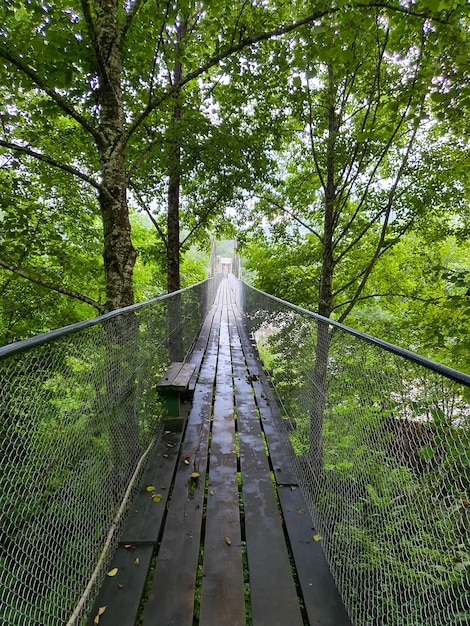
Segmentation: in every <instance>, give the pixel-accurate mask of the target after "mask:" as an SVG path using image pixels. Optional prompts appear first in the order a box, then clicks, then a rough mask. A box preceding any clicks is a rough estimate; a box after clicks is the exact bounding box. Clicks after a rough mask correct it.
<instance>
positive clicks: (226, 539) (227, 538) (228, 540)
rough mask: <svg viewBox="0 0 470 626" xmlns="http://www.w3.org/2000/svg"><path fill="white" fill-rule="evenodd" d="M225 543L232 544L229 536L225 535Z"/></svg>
mask: <svg viewBox="0 0 470 626" xmlns="http://www.w3.org/2000/svg"><path fill="white" fill-rule="evenodd" d="M225 543H226V544H227V545H228V546H231V545H232V540H231V539H230V538H229V537H225Z"/></svg>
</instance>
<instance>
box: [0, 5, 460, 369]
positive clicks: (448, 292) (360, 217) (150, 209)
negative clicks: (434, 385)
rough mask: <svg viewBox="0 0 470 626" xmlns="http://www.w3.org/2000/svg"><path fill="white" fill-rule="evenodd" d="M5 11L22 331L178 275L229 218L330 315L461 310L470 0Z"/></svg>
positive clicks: (268, 263)
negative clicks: (189, 255) (428, 269)
mask: <svg viewBox="0 0 470 626" xmlns="http://www.w3.org/2000/svg"><path fill="white" fill-rule="evenodd" d="M0 19H1V26H0V122H1V126H0V165H1V169H0V182H1V185H2V191H3V193H2V197H1V200H0V202H1V204H0V222H1V238H0V290H1V292H2V309H1V318H2V321H1V333H2V339H3V341H4V342H7V341H11V340H13V339H17V338H21V337H22V336H27V335H28V334H30V333H31V332H38V331H41V330H45V329H47V328H48V327H53V326H59V325H61V324H64V323H68V322H70V321H74V320H76V319H80V318H83V317H88V316H90V314H93V313H101V312H104V311H107V310H110V309H115V308H119V307H121V306H125V305H128V304H131V303H132V302H134V299H135V296H137V298H141V297H147V296H149V295H152V294H153V293H157V292H160V291H161V290H163V289H165V285H166V289H168V290H170V291H172V290H175V289H178V288H179V287H180V286H181V284H182V282H183V283H184V284H187V279H186V278H185V277H184V272H185V271H187V272H188V277H189V276H192V277H200V276H201V274H202V272H201V263H200V262H199V263H196V264H195V265H194V264H193V265H192V264H191V263H190V262H189V261H188V262H187V263H186V266H185V265H184V258H185V255H186V252H187V250H188V249H189V248H190V247H191V246H194V244H197V245H199V246H201V247H202V248H204V247H206V249H208V247H209V242H210V237H211V235H212V234H214V233H217V234H219V235H221V234H223V233H226V232H228V233H230V234H236V235H237V237H238V239H239V240H240V242H241V245H242V246H243V245H244V244H246V246H245V248H244V249H245V254H246V256H247V259H248V266H249V267H252V268H254V269H255V270H256V273H255V275H254V276H255V280H256V281H257V285H258V286H260V287H262V288H265V289H267V290H268V291H271V292H273V293H276V294H277V295H280V296H282V297H285V298H287V299H289V300H292V301H294V302H297V303H299V304H302V305H304V306H306V307H307V308H310V309H315V310H317V311H319V312H320V313H321V314H323V315H326V316H330V315H332V316H334V317H336V318H337V319H340V320H346V319H347V318H348V316H352V317H350V319H352V320H353V321H354V323H358V324H359V323H360V320H361V319H363V320H365V319H369V318H370V317H371V316H372V315H373V311H374V310H376V311H378V310H379V309H381V310H382V309H384V310H385V309H387V312H386V313H384V315H390V316H391V317H392V318H394V319H395V318H396V319H399V318H400V313H399V309H400V307H401V310H402V311H405V309H407V307H409V306H412V305H414V306H416V307H418V306H419V303H420V302H421V303H423V302H424V301H426V303H428V302H431V304H430V305H429V306H432V307H434V309H433V310H434V311H435V313H433V314H430V316H429V319H431V318H434V320H436V319H437V317H438V315H439V314H438V311H440V310H441V309H440V308H439V307H444V308H445V310H446V311H448V312H449V315H450V317H449V322H448V323H449V324H452V325H454V327H456V328H460V327H462V328H463V327H464V326H465V323H464V322H463V321H462V320H465V319H468V300H467V295H466V291H465V286H466V285H468V272H469V271H470V268H469V267H468V262H467V261H466V256H465V255H466V252H467V249H466V238H467V236H468V228H469V226H468V223H469V220H468V167H467V163H468V136H469V132H468V122H466V115H465V113H466V112H468V110H469V107H470V100H469V76H468V62H467V61H468V50H469V46H468V33H469V29H468V5H467V4H466V2H465V1H464V0H420V1H419V2H410V3H407V2H395V1H392V0H385V1H365V2H352V3H351V2H344V1H343V0H338V1H337V2H336V3H315V4H310V3H307V4H305V3H304V2H290V3H287V4H286V3H284V2H277V1H271V0H270V1H268V2H264V1H263V2H261V1H257V0H253V1H252V2H246V1H243V2H241V1H240V2H231V3H228V2H225V1H222V2H218V3H206V2H203V1H202V0H199V1H196V0H178V1H176V2H167V1H164V2H159V1H158V2H153V1H152V2H150V1H149V0H133V1H126V2H124V1H122V2H121V1H119V0H53V1H50V2H43V1H41V0H30V1H28V2H26V1H24V0H12V1H11V2H9V3H8V4H7V3H4V5H2V8H1V9H0ZM418 242H419V243H418ZM419 245H422V246H423V248H425V249H426V251H427V252H426V253H429V255H430V256H431V257H432V258H433V259H434V261H435V263H436V265H435V266H434V265H433V267H435V270H433V271H434V274H431V273H428V274H427V275H426V277H423V276H422V275H420V272H422V271H423V267H422V264H420V263H418V262H416V263H415V262H414V261H413V259H416V261H417V260H418V257H419V255H418V253H417V252H416V253H413V254H412V253H410V250H415V249H416V247H417V246H419ZM193 250H194V248H193ZM451 250H452V253H450V251H451ZM445 251H449V253H448V254H447V252H445ZM405 257H406V258H407V260H406V264H407V266H409V267H410V268H412V271H411V270H410V272H409V273H408V277H409V276H411V275H413V273H415V274H416V280H415V281H414V284H413V286H411V285H410V286H409V288H407V289H405V288H404V286H403V283H401V287H400V289H398V288H397V287H396V285H397V284H400V278H399V272H400V271H401V269H400V268H401V267H402V263H404V262H405V261H403V259H404V258H405ZM400 259H401V260H400ZM182 260H183V265H181V262H182ZM434 261H433V263H434ZM136 263H137V265H136ZM196 268H197V269H196ZM387 268H388V269H387ZM392 269H393V272H397V273H398V274H393V275H392ZM194 272H196V273H194ZM182 273H183V277H181V274H182ZM431 275H432V276H434V277H435V278H436V279H435V280H434V282H433V283H432V284H431V282H432V281H431ZM425 278H426V279H427V280H425ZM433 285H434V286H433ZM402 292H403V293H402ZM393 294H395V295H393ZM397 294H398V295H397ZM404 302H405V303H406V306H405V305H403V303H404ZM43 303H44V304H45V305H46V306H43ZM397 303H401V304H397ZM385 305H386V306H385ZM423 306H424V305H423ZM426 306H427V305H426ZM35 309H37V311H36V312H34V310H35ZM24 310H28V311H30V313H32V312H34V314H28V315H27V316H26V317H25V315H24V313H22V311H24ZM417 310H418V309H417ZM442 310H443V309H442ZM379 317H380V316H379ZM425 317H426V319H427V317H428V316H425ZM33 319H34V320H35V321H33ZM446 319H447V318H446ZM450 319H452V320H453V321H452V322H451V321H450ZM20 320H21V323H20ZM28 320H29V321H28ZM457 320H458V321H457ZM446 323H447V322H446ZM429 324H430V325H429V329H428V330H427V331H426V333H427V337H428V338H429V336H430V334H429V333H431V334H432V332H433V331H432V330H431V327H432V326H433V324H434V327H435V326H436V321H434V322H433V323H431V322H429ZM377 332H378V333H379V334H381V331H380V329H378V330H377ZM390 332H391V333H392V334H394V333H395V335H396V337H397V340H404V341H405V342H408V340H407V339H406V337H400V336H399V333H396V331H394V330H390ZM456 332H457V331H456ZM462 332H463V331H462ZM426 333H425V334H426ZM458 333H460V331H458ZM458 333H457V334H458ZM444 334H445V333H444ZM451 334H452V333H451V331H449V333H447V334H446V336H450V335H451ZM459 336H460V335H459ZM420 341H421V340H420ZM408 343H410V342H408ZM425 343H426V340H425V339H424V337H423V339H422V345H424V344H425ZM454 356H455V355H454ZM446 358H447V357H446ZM449 358H450V357H449ZM452 358H453V357H452ZM456 358H457V357H456Z"/></svg>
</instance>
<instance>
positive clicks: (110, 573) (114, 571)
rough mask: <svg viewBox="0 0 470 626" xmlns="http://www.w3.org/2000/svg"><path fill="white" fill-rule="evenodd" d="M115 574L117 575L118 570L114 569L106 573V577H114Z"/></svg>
mask: <svg viewBox="0 0 470 626" xmlns="http://www.w3.org/2000/svg"><path fill="white" fill-rule="evenodd" d="M117 573H118V568H117V567H115V568H114V569H112V570H110V571H109V572H108V576H116V574H117Z"/></svg>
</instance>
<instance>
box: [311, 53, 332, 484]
mask: <svg viewBox="0 0 470 626" xmlns="http://www.w3.org/2000/svg"><path fill="white" fill-rule="evenodd" d="M328 95H329V98H328V100H329V102H328V140H327V155H326V159H327V161H326V184H325V189H324V192H325V199H324V211H325V212H324V220H323V239H322V267H321V274H320V284H319V290H318V313H319V314H320V315H322V316H323V317H330V315H331V311H332V308H333V272H334V257H333V236H334V229H335V200H336V184H335V142H336V135H337V132H338V119H337V115H336V111H335V95H336V93H335V85H334V77H333V67H332V66H331V65H329V67H328ZM330 341H331V336H330V330H329V327H328V323H326V322H318V323H317V342H316V346H315V366H314V371H313V403H312V415H311V421H310V458H311V461H312V465H313V469H314V474H315V476H316V478H317V480H318V481H320V479H321V476H322V473H323V438H322V433H323V422H324V419H325V405H326V394H327V384H328V381H327V371H328V354H329V349H330ZM318 484H319V482H318Z"/></svg>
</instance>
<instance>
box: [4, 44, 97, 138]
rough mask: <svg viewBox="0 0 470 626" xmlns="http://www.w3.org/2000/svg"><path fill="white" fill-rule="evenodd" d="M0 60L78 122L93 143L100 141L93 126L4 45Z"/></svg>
mask: <svg viewBox="0 0 470 626" xmlns="http://www.w3.org/2000/svg"><path fill="white" fill-rule="evenodd" d="M0 58H3V59H5V60H6V61H8V62H9V63H11V64H12V65H14V66H15V67H16V68H17V69H19V70H20V71H21V72H23V74H26V76H28V78H30V79H31V80H32V82H33V83H34V84H35V85H36V87H38V88H39V89H40V90H41V91H43V92H44V93H45V94H47V95H48V96H49V97H50V98H51V100H53V101H54V102H55V103H56V104H57V106H58V107H59V108H60V109H61V110H62V111H63V112H64V113H66V115H68V116H69V117H71V118H73V119H74V120H75V121H76V122H78V124H80V126H81V127H82V128H83V129H85V130H86V131H87V132H88V133H90V135H91V136H92V137H93V138H94V139H95V141H100V139H101V135H100V133H99V132H98V130H97V129H96V128H95V127H94V126H93V124H92V123H91V122H90V121H89V120H87V119H86V118H85V117H83V115H81V114H80V113H79V112H78V111H77V110H76V109H75V108H74V107H73V106H72V105H71V104H70V103H69V102H67V100H65V98H63V97H62V96H61V95H60V94H58V93H57V91H56V90H55V89H53V88H52V87H50V86H49V85H48V84H47V83H46V81H45V80H44V79H43V78H42V77H41V76H39V74H38V73H37V72H35V71H34V70H33V68H32V67H30V66H29V65H28V64H27V63H26V62H25V61H23V60H22V59H20V58H18V57H16V56H15V55H14V54H12V53H11V52H10V51H9V50H8V49H7V47H6V46H5V45H2V46H0Z"/></svg>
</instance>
